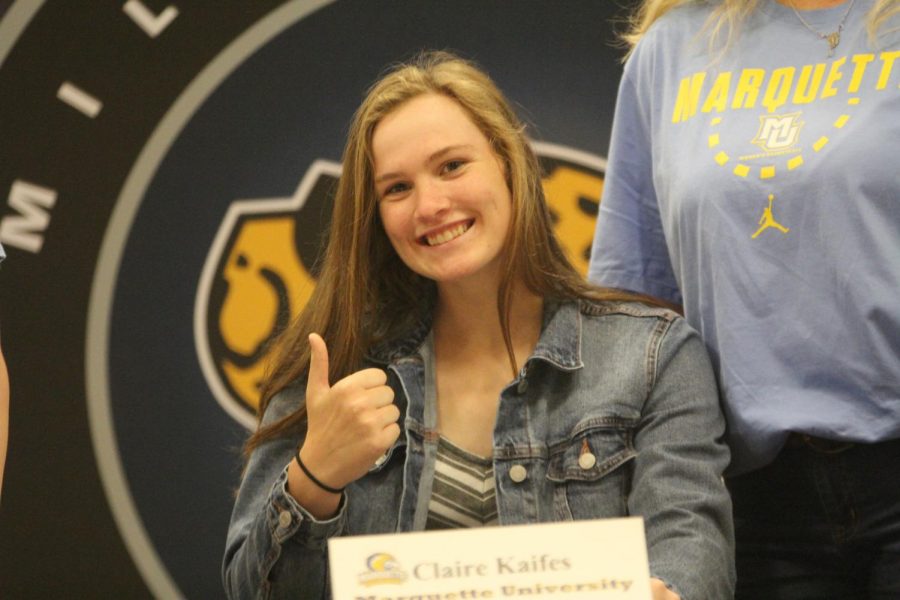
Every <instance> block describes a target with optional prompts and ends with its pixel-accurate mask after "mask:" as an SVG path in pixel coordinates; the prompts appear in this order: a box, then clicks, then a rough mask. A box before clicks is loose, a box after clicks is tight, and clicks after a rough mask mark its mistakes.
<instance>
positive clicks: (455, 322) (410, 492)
mask: <svg viewBox="0 0 900 600" xmlns="http://www.w3.org/2000/svg"><path fill="white" fill-rule="evenodd" d="M524 130H525V128H524V126H523V125H522V124H521V123H520V121H519V120H518V118H517V117H516V115H515V113H514V112H513V111H512V109H511V108H510V106H509V103H508V102H507V101H506V100H505V98H504V97H503V96H502V94H501V93H500V92H499V90H497V88H496V86H495V85H494V84H493V82H492V81H491V80H490V79H489V78H488V77H487V75H485V74H484V73H483V72H482V71H480V70H479V69H477V68H475V67H474V66H473V65H471V64H470V63H468V62H466V61H463V60H461V59H459V58H456V57H455V56H452V55H448V54H445V53H428V54H425V55H423V56H421V57H419V58H418V59H416V60H415V61H413V62H412V63H410V64H407V65H403V66H401V67H398V68H396V69H394V70H392V71H391V72H389V73H388V74H387V75H385V76H384V77H383V78H382V79H381V80H379V81H378V82H377V83H376V84H375V85H374V86H373V87H372V89H371V90H370V91H369V93H368V95H367V96H366V99H365V100H364V101H363V104H362V105H361V106H360V108H359V109H358V111H357V113H356V115H355V117H354V121H353V123H352V125H351V128H350V134H349V138H348V141H347V146H346V149H345V152H344V171H343V174H342V176H341V180H340V184H339V187H338V190H337V194H336V198H335V205H334V213H333V216H332V221H331V231H330V238H329V242H328V248H327V251H326V258H325V260H324V264H323V266H322V270H321V276H320V279H319V282H318V285H317V287H316V290H315V292H314V295H313V297H312V299H311V300H310V302H309V304H308V307H307V308H306V309H305V311H304V312H303V314H301V315H300V317H299V318H298V320H297V321H296V322H295V323H293V324H292V325H291V326H290V327H289V329H288V330H287V331H286V332H285V334H284V335H283V337H282V338H281V346H280V354H279V357H278V359H277V360H276V362H275V364H274V367H273V370H272V374H271V376H270V378H269V379H268V381H267V382H266V385H265V387H264V389H263V402H262V410H261V415H262V416H261V422H260V428H259V430H258V431H257V432H256V433H255V434H254V435H253V437H252V438H251V439H250V441H249V442H248V452H249V461H248V465H247V469H246V472H245V474H244V478H243V481H242V484H241V490H240V493H239V495H238V498H237V502H236V504H235V509H234V514H233V517H232V523H231V527H230V528H229V533H228V541H227V547H226V554H225V563H224V577H225V583H226V588H227V590H228V594H229V596H230V597H232V598H238V597H241V598H243V597H254V596H255V595H256V594H257V592H258V590H260V589H263V588H265V589H266V590H267V591H268V595H269V597H278V598H280V597H297V596H298V595H300V594H302V595H303V597H305V598H326V597H328V595H329V590H328V583H327V573H326V570H327V550H326V540H327V539H328V538H329V537H332V536H338V535H359V534H366V533H384V532H396V531H415V530H422V529H432V528H441V527H462V526H480V525H492V524H499V525H506V524H522V523H538V522H545V521H560V520H573V519H590V518H603V517H619V516H625V515H641V516H643V517H645V519H646V526H645V527H646V532H647V543H648V555H649V558H650V568H651V574H652V577H653V579H652V581H651V585H652V586H653V589H654V598H655V599H657V600H663V599H672V598H678V597H679V594H680V595H683V596H684V597H686V598H726V597H728V596H729V595H730V594H731V590H732V586H733V557H732V526H731V521H730V505H729V501H728V497H727V493H726V491H725V488H724V486H723V483H722V479H721V474H722V472H723V470H724V468H725V465H726V464H727V462H728V453H727V450H726V449H725V447H724V445H723V444H722V443H721V441H720V438H721V436H722V435H723V432H724V429H723V423H724V419H723V417H722V414H721V412H720V410H719V406H718V398H717V392H716V385H715V381H714V379H713V377H712V374H711V367H710V364H709V361H708V357H707V356H706V354H705V351H704V349H703V346H702V345H701V344H700V343H699V339H698V336H697V335H696V333H695V332H694V331H692V330H691V329H690V328H689V327H686V325H685V323H684V320H683V319H682V318H681V317H679V316H678V315H677V314H675V313H673V312H671V311H669V310H667V309H664V308H661V307H659V306H653V305H648V304H643V303H639V302H636V300H639V299H640V298H639V297H637V296H634V295H632V294H628V293H624V292H615V291H610V290H603V289H600V288H596V287H593V286H591V285H589V284H588V283H587V282H585V281H584V280H583V279H582V278H581V277H580V276H579V275H578V274H577V272H576V271H575V269H574V268H573V267H572V266H571V265H570V264H569V263H568V261H567V260H566V258H565V255H564V253H563V251H562V249H561V247H560V245H559V244H558V243H557V241H556V239H555V238H554V234H553V231H552V227H551V218H550V214H549V210H548V208H547V205H546V202H545V199H544V195H543V190H542V187H541V174H540V171H539V169H538V164H537V159H536V158H535V156H534V153H533V152H532V151H531V149H530V146H529V143H528V140H527V138H526V137H525V134H524ZM326 340H327V344H326ZM459 465H463V467H464V469H465V470H466V471H467V472H468V473H470V475H469V476H467V477H465V478H460V477H458V476H455V475H454V474H455V473H458V471H459ZM472 481H475V484H474V485H472Z"/></svg>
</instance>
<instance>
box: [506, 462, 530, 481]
mask: <svg viewBox="0 0 900 600" xmlns="http://www.w3.org/2000/svg"><path fill="white" fill-rule="evenodd" d="M526 477H528V471H527V470H526V469H525V467H523V466H522V465H513V466H512V467H510V469H509V478H510V479H512V480H513V481H514V482H516V483H522V482H523V481H525V478H526Z"/></svg>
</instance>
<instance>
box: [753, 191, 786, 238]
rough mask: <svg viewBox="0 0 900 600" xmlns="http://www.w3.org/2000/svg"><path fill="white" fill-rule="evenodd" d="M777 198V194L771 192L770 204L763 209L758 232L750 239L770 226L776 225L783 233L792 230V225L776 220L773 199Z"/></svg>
mask: <svg viewBox="0 0 900 600" xmlns="http://www.w3.org/2000/svg"><path fill="white" fill-rule="evenodd" d="M774 199H775V196H774V195H772V194H769V206H768V207H767V208H765V209H763V216H762V217H760V219H759V226H760V227H759V229H757V230H756V233H754V234H753V235H751V236H750V239H753V240H755V239H756V236H758V235H759V234H761V233H762V232H763V231H765V230H766V229H768V228H769V227H774V228H775V229H777V230H778V231H780V232H781V233H787V232H788V231H790V230H791V229H790V227H785V226H784V225H782V224H781V223H779V222H778V221H776V220H775V217H773V216H772V200H774Z"/></svg>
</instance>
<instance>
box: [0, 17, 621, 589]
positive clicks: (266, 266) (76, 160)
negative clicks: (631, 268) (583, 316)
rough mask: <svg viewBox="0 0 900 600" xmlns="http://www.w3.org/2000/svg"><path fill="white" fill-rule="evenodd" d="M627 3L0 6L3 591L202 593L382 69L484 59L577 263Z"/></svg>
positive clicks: (595, 194)
mask: <svg viewBox="0 0 900 600" xmlns="http://www.w3.org/2000/svg"><path fill="white" fill-rule="evenodd" d="M625 4H626V3H625V2H623V3H622V4H620V3H618V2H616V1H613V0H563V1H559V2H550V1H539V0H456V1H454V2H446V1H442V0H430V1H423V0H405V1H403V0H337V1H333V2H329V1H325V0H294V1H288V2H285V1H283V0H246V1H238V0H234V1H230V0H229V1H225V2H222V1H218V0H216V1H214V0H208V1H201V0H128V1H124V0H119V1H112V0H91V1H89V2H88V1H85V2H68V1H41V0H18V1H16V2H0V190H2V194H4V195H5V197H6V201H5V202H2V205H0V241H2V243H3V245H4V246H5V247H6V249H7V253H8V255H9V256H8V259H7V261H6V262H5V263H4V264H3V267H2V269H0V323H2V333H3V348H4V352H5V354H6V355H7V360H8V363H9V369H10V375H11V381H12V398H11V432H10V440H9V456H8V458H7V470H6V478H5V484H4V488H3V498H2V505H0V597H2V598H50V597H67V598H68V597H79V598H121V597H128V598H141V597H152V596H156V597H163V598H175V597H187V598H216V597H220V596H221V595H222V592H221V585H220V583H219V565H220V560H221V554H222V547H223V541H224V535H225V530H226V526H227V522H228V517H229V512H230V508H231V502H232V494H233V490H234V487H235V486H236V484H237V482H238V478H239V474H240V468H241V459H240V451H239V449H240V445H241V443H242V441H243V439H244V438H245V437H246V435H247V432H248V428H249V427H252V424H253V419H254V417H253V411H254V407H255V405H256V398H255V390H256V386H257V384H258V381H259V376H260V373H261V371H262V365H263V364H264V361H265V359H266V355H265V347H266V342H267V341H268V340H270V339H271V337H272V335H273V332H274V331H276V330H277V328H278V327H279V326H280V325H282V324H283V323H284V322H286V320H287V319H288V318H290V316H291V315H293V314H296V312H297V311H298V310H299V309H300V308H301V307H302V305H303V302H304V301H305V299H306V298H307V297H308V294H309V291H310V289H311V287H312V286H313V285H314V282H315V276H316V273H315V268H314V265H315V260H316V256H317V253H318V251H319V247H320V243H321V241H322V238H323V231H324V226H325V224H326V223H327V220H328V214H329V210H328V209H329V204H330V197H329V194H330V192H331V190H332V189H333V184H334V181H335V180H336V178H337V177H338V176H339V174H340V164H339V160H340V151H341V145H342V140H343V137H344V134H345V132H346V129H347V125H348V122H349V119H350V116H351V114H352V111H353V109H354V108H355V106H356V104H357V103H358V102H359V100H360V99H361V96H362V94H363V93H364V90H365V89H366V87H367V86H368V84H369V83H371V82H372V81H373V80H374V79H375V78H376V77H377V75H378V74H379V73H380V72H382V71H383V69H384V68H385V66H386V65H388V64H390V63H393V62H396V61H399V60H403V59H405V58H409V57H410V56H411V55H413V54H414V53H415V52H416V51H417V50H420V49H423V48H441V49H451V50H455V51H457V52H459V53H460V54H462V55H463V56H466V57H468V58H471V59H474V60H476V61H477V62H479V63H480V64H481V65H482V66H484V67H485V68H486V70H487V71H489V72H490V73H491V74H492V75H493V77H494V78H495V79H496V80H497V82H498V83H499V84H500V86H501V88H503V89H504V91H505V92H506V93H507V94H508V95H509V96H510V97H511V98H512V99H513V100H514V101H515V103H516V105H517V107H518V109H519V110H520V113H521V115H522V117H523V118H524V119H525V120H526V121H527V122H528V123H529V124H530V135H531V136H532V138H533V139H534V141H535V148H536V150H537V151H538V154H539V155H540V156H541V159H542V161H543V165H544V167H545V170H546V177H545V180H544V184H545V188H546V190H547V192H548V194H549V197H550V198H551V203H552V206H553V211H554V215H555V220H556V227H557V230H558V232H559V235H560V237H561V238H562V240H563V242H564V245H565V247H566V248H567V250H568V252H569V253H570V256H571V257H572V259H573V260H574V261H575V263H576V264H577V265H578V266H579V267H580V268H582V269H584V268H586V256H587V253H588V252H589V246H590V242H591V236H592V233H593V221H594V218H595V215H596V210H597V205H598V198H599V195H600V192H601V190H602V186H603V170H604V165H605V160H604V156H605V153H606V150H607V142H608V137H609V131H610V121H611V116H612V110H613V104H614V98H615V91H616V88H617V85H618V79H619V75H620V72H621V69H620V64H619V58H620V56H621V50H620V49H618V48H616V47H614V45H613V43H614V35H613V28H614V23H613V22H612V19H613V18H614V17H616V16H621V15H622V14H623V13H624V8H623V6H624V5H625ZM0 198H2V196H0Z"/></svg>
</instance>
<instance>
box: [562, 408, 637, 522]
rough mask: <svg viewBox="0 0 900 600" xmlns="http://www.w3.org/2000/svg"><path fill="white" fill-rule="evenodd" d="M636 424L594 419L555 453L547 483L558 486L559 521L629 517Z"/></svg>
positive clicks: (575, 430)
mask: <svg viewBox="0 0 900 600" xmlns="http://www.w3.org/2000/svg"><path fill="white" fill-rule="evenodd" d="M636 426H637V421H636V420H632V419H627V418H622V417H616V416H612V417H594V418H590V419H586V420H583V421H581V422H580V423H579V424H578V425H576V426H575V427H574V428H573V430H572V432H571V434H570V435H569V436H568V437H567V438H566V439H564V440H563V441H561V442H559V443H556V444H553V445H551V447H550V457H549V462H548V465H547V479H548V480H549V481H550V482H551V483H552V484H553V485H554V490H553V495H554V505H555V511H556V514H557V518H559V519H560V520H579V519H597V518H605V517H618V516H622V515H625V514H627V512H628V506H627V499H628V490H629V488H630V485H631V476H630V470H629V469H628V468H626V463H628V462H629V461H631V460H632V459H633V458H634V457H635V456H636V455H637V452H636V451H635V449H634V444H633V438H634V430H635V427H636Z"/></svg>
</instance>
